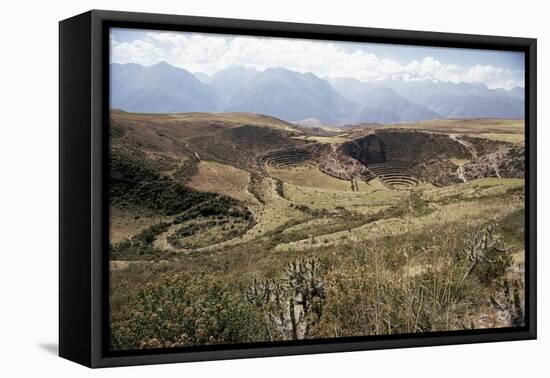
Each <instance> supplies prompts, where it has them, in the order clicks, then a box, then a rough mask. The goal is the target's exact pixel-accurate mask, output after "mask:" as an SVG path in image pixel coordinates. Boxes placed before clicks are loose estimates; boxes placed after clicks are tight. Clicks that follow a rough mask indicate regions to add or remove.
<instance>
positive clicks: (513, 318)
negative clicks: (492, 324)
mask: <svg viewBox="0 0 550 378" xmlns="http://www.w3.org/2000/svg"><path fill="white" fill-rule="evenodd" d="M512 286H513V287H512V290H511V289H510V283H509V282H508V280H504V281H503V284H502V295H501V298H502V299H501V300H497V299H496V298H495V297H494V296H491V303H492V304H493V306H494V307H495V308H496V309H497V310H499V311H502V312H504V313H505V314H506V316H507V318H508V321H509V323H510V326H511V327H522V326H524V325H525V313H524V311H523V308H524V305H523V303H522V300H521V295H520V291H521V290H520V289H521V288H520V284H519V282H518V281H514V282H513V284H512Z"/></svg>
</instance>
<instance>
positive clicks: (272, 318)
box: [245, 257, 325, 340]
mask: <svg viewBox="0 0 550 378" xmlns="http://www.w3.org/2000/svg"><path fill="white" fill-rule="evenodd" d="M320 270H321V263H320V261H319V260H318V259H317V258H315V257H302V258H299V259H297V260H295V261H293V262H291V263H289V264H288V265H287V266H286V268H285V269H284V271H283V275H282V276H283V277H282V278H280V279H278V280H275V279H273V280H257V279H254V282H253V283H252V285H251V286H250V287H249V288H248V290H246V291H245V297H246V299H247V300H248V301H249V302H250V303H252V304H254V305H256V306H257V307H259V308H262V309H263V311H264V313H265V314H266V321H267V322H268V323H269V324H268V326H269V328H270V329H272V328H273V329H274V331H272V332H271V333H272V334H273V333H274V332H276V333H277V334H279V335H281V337H282V338H283V339H292V340H301V339H304V338H306V337H307V336H308V334H309V332H310V329H311V327H312V326H314V325H315V324H317V323H318V322H319V320H320V318H321V315H322V310H323V304H324V302H325V289H324V281H323V279H322V277H321V273H320ZM272 337H273V335H272Z"/></svg>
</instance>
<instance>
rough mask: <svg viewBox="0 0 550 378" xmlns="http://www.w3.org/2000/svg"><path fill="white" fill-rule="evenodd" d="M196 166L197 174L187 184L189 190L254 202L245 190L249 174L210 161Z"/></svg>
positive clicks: (252, 197)
mask: <svg viewBox="0 0 550 378" xmlns="http://www.w3.org/2000/svg"><path fill="white" fill-rule="evenodd" d="M198 166H199V171H198V173H197V174H196V175H195V176H193V177H192V178H191V180H190V181H189V182H188V183H187V186H189V187H190V188H192V189H195V190H198V191H202V192H215V193H219V194H223V195H226V196H229V197H233V198H235V199H238V200H242V201H247V202H254V201H255V198H254V196H253V195H252V194H250V193H249V192H248V190H247V187H248V183H249V181H250V173H248V172H246V171H243V170H242V169H238V168H234V167H232V166H230V165H225V164H220V163H215V162H212V161H201V162H199V164H198Z"/></svg>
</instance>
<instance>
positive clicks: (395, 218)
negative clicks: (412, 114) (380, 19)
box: [110, 114, 525, 350]
mask: <svg viewBox="0 0 550 378" xmlns="http://www.w3.org/2000/svg"><path fill="white" fill-rule="evenodd" d="M238 116H239V117H241V116H242V115H238ZM147 117H149V116H147ZM178 117H179V116H178ZM197 117H198V118H200V115H196V114H193V115H188V116H185V117H184V116H181V118H182V119H184V121H185V122H188V123H190V122H191V121H192V120H194V119H195V118H197ZM224 117H225V116H219V118H220V120H224V119H225V118H224ZM236 117H237V115H232V116H231V117H229V116H227V117H226V118H227V119H226V121H227V122H229V121H228V120H231V122H234V123H235V124H238V120H237V119H236ZM174 119H177V117H175V118H174ZM174 119H172V118H169V119H166V120H165V119H153V120H152V121H151V122H153V121H154V122H158V123H159V125H160V126H159V129H158V130H161V131H159V132H161V134H162V135H163V136H162V137H158V139H156V138H157V137H154V138H153V137H151V136H150V135H147V136H145V135H142V134H139V133H138V131H139V132H140V133H142V132H143V131H142V130H143V128H141V124H140V123H138V124H136V125H137V126H136V127H135V128H133V127H130V126H128V124H120V123H117V125H119V126H120V128H119V129H117V128H114V130H115V131H116V136H115V137H113V139H112V140H113V150H112V155H111V166H112V175H113V179H112V185H111V193H110V194H111V196H110V197H111V210H112V214H111V222H112V223H111V232H112V236H111V259H112V262H111V272H110V276H111V277H110V307H111V322H110V326H111V339H110V342H111V348H112V349H114V350H125V349H138V348H158V347H173V346H193V345H213V344H234V343H247V342H264V341H282V340H300V339H310V338H333V337H348V336H369V335H386V334H397V333H400V334H402V333H414V332H430V331H442V330H463V329H477V328H495V327H510V326H521V325H523V324H524V312H523V311H524V310H523V309H524V294H523V293H524V288H523V285H524V281H523V278H524V217H525V213H524V199H525V194H524V190H523V187H524V180H523V178H499V177H486V178H480V179H472V180H468V181H467V182H458V183H455V184H453V185H445V186H436V185H433V184H431V183H429V182H425V181H423V182H418V183H417V182H415V183H414V185H411V186H409V187H407V189H406V190H396V189H395V188H393V187H392V186H391V185H388V184H387V183H384V180H382V179H378V178H376V179H372V180H369V181H368V182H359V183H357V182H354V181H351V184H350V181H346V180H343V179H339V178H338V177H335V176H330V175H327V174H325V173H324V172H322V171H320V170H318V169H317V168H316V167H314V166H312V165H311V163H303V164H304V165H301V166H300V165H299V164H301V163H302V161H301V160H300V161H298V162H296V161H294V162H293V163H295V164H297V165H296V166H293V165H288V164H287V165H285V164H286V163H288V162H286V161H283V162H282V163H281V162H280V164H279V166H277V165H276V164H271V165H270V166H268V167H267V168H265V169H263V170H262V169H260V168H251V167H253V165H252V164H253V161H252V159H250V158H249V157H247V156H248V155H245V154H243V155H239V158H238V160H235V161H234V162H232V163H231V164H230V163H229V162H228V161H227V159H228V155H227V153H224V154H225V155H222V154H221V153H220V152H219V151H218V152H217V153H216V155H215V156H214V155H212V156H211V155H207V154H208V153H209V151H212V150H213V149H214V147H213V146H212V145H211V146H208V148H206V149H204V150H199V153H196V152H194V150H192V149H191V147H193V148H197V147H196V146H197V145H195V144H193V143H194V142H195V140H194V139H193V138H195V137H197V136H196V135H195V134H193V136H192V138H188V139H186V138H187V137H188V136H186V135H184V134H182V132H181V130H180V129H177V128H175V127H173V125H172V126H171V127H172V129H173V130H178V131H177V132H178V133H179V134H177V135H170V136H169V138H168V137H167V135H168V133H169V132H175V131H172V129H171V128H169V127H168V126H167V123H169V122H175V121H174ZM200 119H201V122H203V120H202V118H200ZM257 119H258V117H257V116H256V118H255V119H254V120H255V121H257ZM145 121H146V120H145ZM145 121H144V119H143V118H140V117H138V116H135V115H131V116H128V117H127V119H126V122H145ZM269 122H276V120H272V119H270V120H269ZM230 125H231V127H233V126H234V124H233V123H231V124H230ZM138 126H139V127H138ZM191 126H193V124H191ZM191 126H190V127H191ZM201 126H202V127H210V129H209V132H213V131H212V130H214V129H216V128H219V127H221V126H219V124H217V123H216V124H208V123H203V124H201ZM264 126H265V125H264ZM264 126H263V127H264ZM276 126H277V127H278V129H277V130H279V129H280V130H284V132H288V130H289V129H290V130H292V129H291V127H290V126H287V125H279V124H277V125H276ZM446 126H447V125H442V126H441V127H446ZM453 127H454V125H453ZM499 127H500V124H499ZM161 128H162V129H161ZM136 130H137V131H136ZM191 130H192V131H193V133H199V131H197V130H198V129H194V128H193V127H191ZM223 130H225V129H223ZM231 130H232V129H231ZM272 130H274V129H272ZM223 132H224V133H225V134H224V135H225V136H227V135H230V133H229V132H227V130H225V131H223ZM132 133H133V134H132ZM232 133H233V134H234V135H240V134H239V133H238V132H236V131H232ZM268 134H269V133H268ZM247 135H248V136H247V137H249V138H250V137H251V135H253V134H247ZM259 135H260V137H261V138H263V137H264V136H265V135H266V134H259ZM269 135H271V134H269ZM157 136H158V134H157ZM270 137H272V136H270ZM210 139H211V140H212V144H215V143H216V142H215V137H210ZM239 140H241V139H239ZM147 141H149V142H147ZM203 142H204V140H203V139H201V140H200V143H203ZM229 142H230V140H229V139H227V138H225V137H224V140H223V142H222V141H220V142H219V143H220V145H221V146H223V148H224V149H226V150H227V151H230V150H231V148H232V147H231V146H230V144H229ZM256 142H257V141H256ZM256 142H254V143H255V144H254V146H259V145H260V144H259V143H256ZM333 142H334V143H336V142H337V141H331V145H332V144H333ZM147 143H149V144H147ZM262 143H266V142H265V140H263V139H262ZM280 144H281V145H283V144H284V143H283V142H280ZM189 146H191V147H189ZM257 148H259V147H257ZM250 154H251V153H249V155H250ZM205 156H207V157H208V159H205ZM279 160H280V159H279ZM283 163H284V164H283ZM216 180H218V181H216ZM115 236H116V237H115Z"/></svg>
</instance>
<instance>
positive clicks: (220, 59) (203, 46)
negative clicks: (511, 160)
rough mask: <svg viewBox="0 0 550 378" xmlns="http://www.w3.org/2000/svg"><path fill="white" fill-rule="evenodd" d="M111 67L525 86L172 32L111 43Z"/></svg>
mask: <svg viewBox="0 0 550 378" xmlns="http://www.w3.org/2000/svg"><path fill="white" fill-rule="evenodd" d="M111 46H112V50H111V51H112V57H111V59H112V62H116V63H128V62H134V63H139V64H143V65H151V64H155V63H157V62H159V61H162V60H165V61H167V62H168V63H170V64H172V65H175V66H178V67H181V68H185V69H187V70H189V71H192V72H195V71H199V72H205V73H207V74H212V73H214V72H216V71H219V70H221V69H223V68H227V67H229V66H232V65H245V66H251V67H255V68H257V69H260V70H262V69H265V68H267V67H285V68H288V69H292V70H295V71H300V72H313V73H315V74H316V75H318V76H330V77H355V78H357V79H360V80H366V81H369V80H378V79H383V78H388V77H393V76H396V75H399V76H400V77H403V78H408V79H409V80H412V79H432V80H441V81H449V82H453V83H458V82H477V83H484V84H485V85H487V86H488V87H489V88H505V89H511V88H513V87H515V86H518V85H523V80H522V79H521V76H522V75H521V73H518V72H512V71H510V70H506V69H503V68H498V67H494V66H491V65H474V66H469V67H465V66H459V65H456V64H444V63H442V62H441V61H439V60H437V59H434V58H433V57H430V56H427V57H425V58H423V59H422V60H421V61H418V60H413V61H411V62H410V63H408V64H405V65H403V64H400V63H398V62H396V61H394V60H392V59H389V58H380V57H378V56H377V55H375V54H373V53H371V52H368V51H365V50H363V49H355V50H350V49H349V48H348V49H346V48H344V47H343V45H341V44H338V43H333V42H325V41H310V40H294V39H283V38H256V37H246V36H236V37H226V36H220V35H209V34H198V33H174V32H148V33H146V34H145V35H144V37H143V39H141V40H134V41H132V42H118V41H116V40H114V39H112V40H111Z"/></svg>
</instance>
